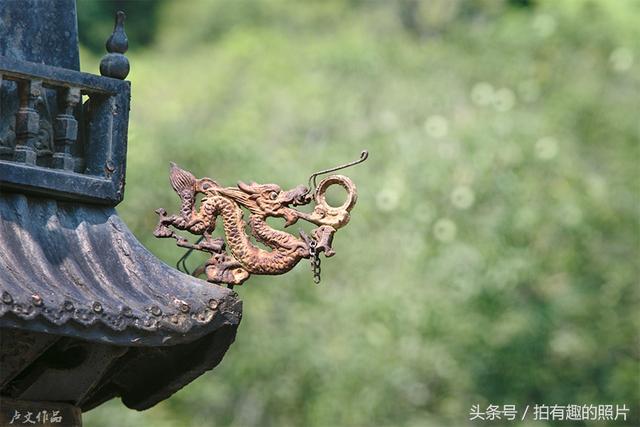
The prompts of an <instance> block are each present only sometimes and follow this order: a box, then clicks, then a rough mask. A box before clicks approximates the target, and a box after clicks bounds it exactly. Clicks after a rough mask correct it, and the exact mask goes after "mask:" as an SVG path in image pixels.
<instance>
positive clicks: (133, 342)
mask: <svg viewBox="0 0 640 427" xmlns="http://www.w3.org/2000/svg"><path fill="white" fill-rule="evenodd" d="M123 21H124V14H121V13H118V15H117V17H116V25H115V28H114V33H113V34H112V36H111V37H110V38H109V40H108V42H107V50H108V53H107V55H105V57H104V58H103V60H102V62H101V66H100V70H101V74H102V76H96V75H92V74H87V73H82V72H80V71H79V60H78V37H77V19H76V4H75V1H74V0H0V84H1V86H0V108H1V110H0V363H1V365H0V424H1V423H2V422H8V420H6V419H5V418H6V417H7V416H8V413H7V411H8V408H9V407H16V408H17V407H19V406H20V405H27V406H28V405H29V404H32V405H33V404H36V403H37V402H48V403H47V404H56V403H59V404H60V405H67V406H69V405H68V404H70V406H69V408H70V409H69V411H71V412H69V413H70V414H72V413H74V411H76V412H78V413H79V411H77V409H78V408H79V409H80V410H82V411H87V410H89V409H91V408H94V407H95V406H97V405H99V404H101V403H103V402H105V401H107V400H109V399H111V398H113V397H118V396H119V397H121V398H122V401H123V402H124V403H125V405H127V406H128V407H130V408H134V409H139V410H142V409H146V408H149V407H151V406H153V405H155V404H156V403H158V402H159V401H161V400H163V399H166V398H167V397H169V396H170V395H171V394H173V393H174V392H175V391H177V390H179V389H180V388H182V387H183V386H185V385H186V384H188V383H189V382H190V381H192V380H194V379H195V378H197V377H198V376H199V375H201V374H202V373H204V372H205V371H207V370H210V369H212V368H213V367H215V366H216V365H217V364H218V363H219V362H220V361H221V360H222V357H223V356H224V354H225V352H226V351H227V349H228V348H229V346H230V345H231V343H232V342H233V340H234V338H235V334H236V330H237V328H238V325H239V322H240V319H241V317H242V303H241V301H240V300H239V299H238V296H237V294H236V293H235V292H233V291H231V290H229V289H227V288H224V287H221V286H216V285H212V284H210V283H207V282H205V281H202V280H199V279H196V278H193V277H191V276H187V275H185V274H182V273H180V272H178V271H177V270H175V269H173V268H171V267H169V266H167V265H166V264H164V263H163V262H161V261H160V260H158V259H157V258H156V257H154V256H153V255H152V254H151V253H149V252H148V251H147V250H146V249H145V248H144V247H143V246H142V245H141V244H140V243H139V242H138V241H137V240H136V238H135V237H134V236H133V234H132V233H131V231H130V230H129V229H128V228H127V226H126V225H125V224H124V223H123V221H122V220H121V219H120V218H119V217H118V215H117V213H116V211H115V209H114V208H115V206H116V205H117V204H118V203H119V202H120V201H121V200H122V198H123V196H124V177H125V159H126V144H127V128H128V113H129V101H130V84H129V82H127V81H125V80H124V78H125V77H126V75H127V73H128V71H129V63H128V60H127V59H126V56H124V53H125V52H126V49H127V39H126V34H125V33H124V28H123ZM34 402H36V403H34ZM11 405H13V406H11ZM70 416H71V415H70Z"/></svg>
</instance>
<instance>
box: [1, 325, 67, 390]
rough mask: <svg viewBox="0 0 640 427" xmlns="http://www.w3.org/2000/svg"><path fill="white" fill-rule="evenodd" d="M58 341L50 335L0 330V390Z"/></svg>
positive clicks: (17, 330) (57, 338)
mask: <svg viewBox="0 0 640 427" xmlns="http://www.w3.org/2000/svg"><path fill="white" fill-rule="evenodd" d="M59 339H60V337H57V336H55V335H50V334H41V333H35V332H27V331H21V330H19V329H0V390H2V389H3V388H4V386H5V385H6V384H7V383H9V382H10V381H11V380H12V379H14V378H15V377H16V375H18V374H19V373H20V372H22V370H23V369H24V368H25V366H28V365H29V364H31V363H32V362H33V361H34V360H36V359H37V358H38V357H39V356H40V355H41V354H42V353H44V351H45V350H46V349H47V348H49V347H50V346H51V345H52V344H54V343H55V342H56V341H58V340H59Z"/></svg>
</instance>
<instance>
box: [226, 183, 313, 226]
mask: <svg viewBox="0 0 640 427" xmlns="http://www.w3.org/2000/svg"><path fill="white" fill-rule="evenodd" d="M221 193H222V194H224V195H225V196H227V197H230V198H231V199H233V200H235V201H236V202H237V203H238V204H240V205H242V206H244V207H246V208H247V209H249V211H250V212H251V213H253V214H258V215H263V216H264V217H269V216H271V217H280V218H284V219H285V226H289V225H292V224H294V223H295V222H296V221H297V220H298V218H299V212H298V211H296V210H295V209H291V208H290V207H289V206H291V205H293V206H299V205H304V204H307V203H309V199H308V198H307V195H308V193H309V190H308V189H307V187H305V186H304V185H299V186H297V187H295V188H292V189H291V190H282V188H280V186H278V185H276V184H257V183H255V182H252V183H251V184H246V183H244V182H242V181H240V182H238V187H237V188H224V189H222V190H221Z"/></svg>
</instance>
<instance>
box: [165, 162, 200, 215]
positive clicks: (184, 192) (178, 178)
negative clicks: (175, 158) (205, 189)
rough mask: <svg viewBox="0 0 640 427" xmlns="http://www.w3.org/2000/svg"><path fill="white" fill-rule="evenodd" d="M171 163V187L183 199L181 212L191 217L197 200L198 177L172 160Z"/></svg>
mask: <svg viewBox="0 0 640 427" xmlns="http://www.w3.org/2000/svg"><path fill="white" fill-rule="evenodd" d="M170 165H171V169H170V171H169V181H170V182H171V187H172V188H173V190H174V191H175V192H176V193H178V196H180V200H182V206H181V208H180V212H181V213H182V216H183V217H189V216H191V214H192V213H193V208H194V206H195V201H196V197H195V190H196V177H195V176H194V175H193V174H192V173H191V172H189V171H186V170H184V169H181V168H180V167H179V166H178V165H176V164H175V163H173V162H170Z"/></svg>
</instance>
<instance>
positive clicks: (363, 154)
mask: <svg viewBox="0 0 640 427" xmlns="http://www.w3.org/2000/svg"><path fill="white" fill-rule="evenodd" d="M368 157H369V152H368V151H367V150H362V152H361V153H360V158H359V159H358V160H354V161H353V162H349V163H345V164H344V165H340V166H336V167H334V168H331V169H325V170H321V171H318V172H315V173H313V174H311V176H310V177H309V193H311V188H312V187H311V184H312V183H313V188H316V187H317V186H318V185H317V184H316V177H318V175H324V174H326V173H329V172H335V171H339V170H341V169H346V168H349V167H351V166H355V165H357V164H360V163H362V162H364V161H365V160H367V158H368Z"/></svg>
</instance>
